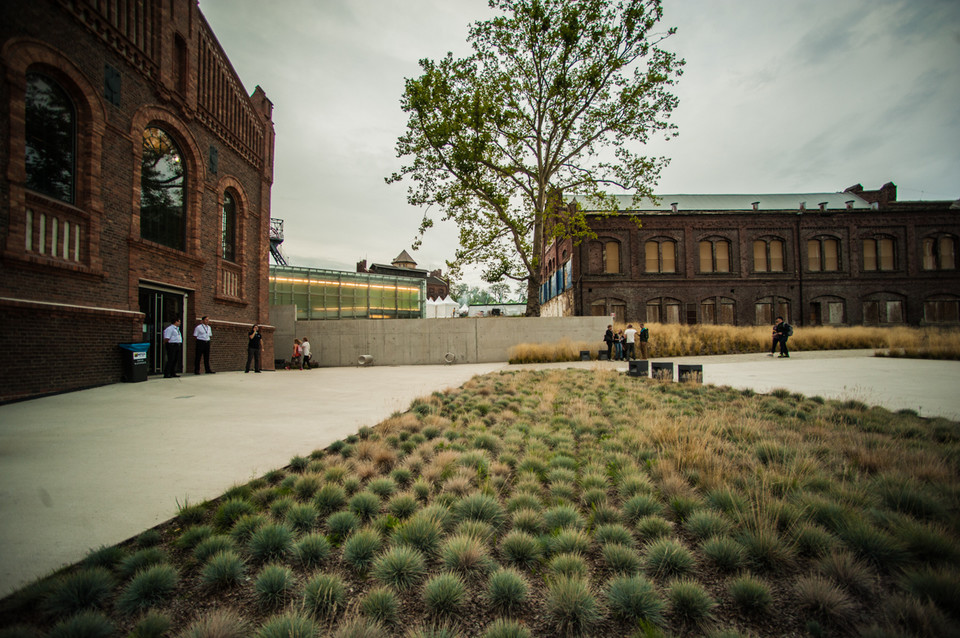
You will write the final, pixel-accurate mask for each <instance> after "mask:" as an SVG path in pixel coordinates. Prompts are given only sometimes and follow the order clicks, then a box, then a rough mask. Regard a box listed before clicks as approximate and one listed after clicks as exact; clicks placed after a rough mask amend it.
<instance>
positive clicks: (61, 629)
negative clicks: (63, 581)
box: [47, 610, 114, 638]
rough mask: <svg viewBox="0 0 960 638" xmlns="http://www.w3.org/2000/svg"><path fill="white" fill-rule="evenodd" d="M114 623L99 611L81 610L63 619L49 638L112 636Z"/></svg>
mask: <svg viewBox="0 0 960 638" xmlns="http://www.w3.org/2000/svg"><path fill="white" fill-rule="evenodd" d="M113 630H114V627H113V623H112V622H110V620H109V619H108V618H107V617H106V616H104V615H103V614H102V613H100V612H98V611H90V610H87V611H81V612H80V613H78V614H75V615H73V616H71V617H69V618H67V619H65V620H61V621H60V622H58V623H57V624H56V625H54V626H53V629H51V630H50V633H49V634H47V636H48V637H49V638H110V636H112V635H113Z"/></svg>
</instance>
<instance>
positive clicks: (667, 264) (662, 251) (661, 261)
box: [643, 239, 677, 273]
mask: <svg viewBox="0 0 960 638" xmlns="http://www.w3.org/2000/svg"><path fill="white" fill-rule="evenodd" d="M643 252H644V256H645V263H646V265H645V268H644V271H645V272H649V273H675V272H677V243H676V242H675V241H673V240H672V239H652V240H650V241H648V242H645V243H644V245H643Z"/></svg>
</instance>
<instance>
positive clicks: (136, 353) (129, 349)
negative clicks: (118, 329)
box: [119, 342, 150, 383]
mask: <svg viewBox="0 0 960 638" xmlns="http://www.w3.org/2000/svg"><path fill="white" fill-rule="evenodd" d="M119 345H120V362H121V364H122V365H121V373H120V379H121V380H123V381H126V382H128V383H137V382H139V381H146V380H147V350H149V349H150V343H149V342H145V343H121V344H119Z"/></svg>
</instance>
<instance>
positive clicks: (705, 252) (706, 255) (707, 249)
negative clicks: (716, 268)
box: [700, 241, 713, 272]
mask: <svg viewBox="0 0 960 638" xmlns="http://www.w3.org/2000/svg"><path fill="white" fill-rule="evenodd" d="M700 272H713V244H712V243H711V242H708V241H702V242H700Z"/></svg>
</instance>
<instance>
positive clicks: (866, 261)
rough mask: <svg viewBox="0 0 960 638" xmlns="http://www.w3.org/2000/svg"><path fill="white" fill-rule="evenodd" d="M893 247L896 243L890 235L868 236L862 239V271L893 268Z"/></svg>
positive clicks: (894, 263) (894, 265)
mask: <svg viewBox="0 0 960 638" xmlns="http://www.w3.org/2000/svg"><path fill="white" fill-rule="evenodd" d="M895 247H896V244H895V242H894V239H893V238H892V237H868V238H866V239H864V240H863V269H864V271H869V272H875V271H878V270H893V269H894V268H895V267H896V259H895V254H894V249H895Z"/></svg>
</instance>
